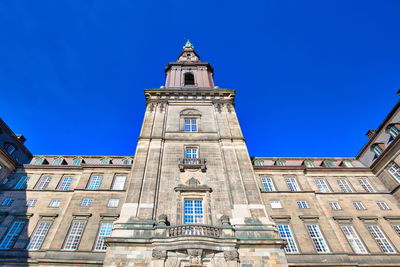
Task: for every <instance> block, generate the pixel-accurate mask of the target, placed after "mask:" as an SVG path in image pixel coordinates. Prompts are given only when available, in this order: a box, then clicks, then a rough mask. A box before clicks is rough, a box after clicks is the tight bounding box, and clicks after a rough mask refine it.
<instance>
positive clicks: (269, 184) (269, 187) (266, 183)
mask: <svg viewBox="0 0 400 267" xmlns="http://www.w3.org/2000/svg"><path fill="white" fill-rule="evenodd" d="M261 183H262V185H263V190H264V191H275V186H274V182H273V181H272V178H270V177H262V178H261Z"/></svg>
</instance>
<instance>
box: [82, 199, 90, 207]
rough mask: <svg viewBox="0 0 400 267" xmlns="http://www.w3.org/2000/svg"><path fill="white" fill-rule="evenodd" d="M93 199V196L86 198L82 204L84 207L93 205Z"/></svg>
mask: <svg viewBox="0 0 400 267" xmlns="http://www.w3.org/2000/svg"><path fill="white" fill-rule="evenodd" d="M92 202H93V199H91V198H84V199H82V202H81V206H82V207H90V206H92Z"/></svg>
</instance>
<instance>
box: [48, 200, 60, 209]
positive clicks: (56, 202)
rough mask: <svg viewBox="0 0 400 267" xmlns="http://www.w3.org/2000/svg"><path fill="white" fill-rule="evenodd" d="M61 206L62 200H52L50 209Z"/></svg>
mask: <svg viewBox="0 0 400 267" xmlns="http://www.w3.org/2000/svg"><path fill="white" fill-rule="evenodd" d="M60 204H61V200H59V199H52V200H50V203H49V207H50V208H58V207H60Z"/></svg>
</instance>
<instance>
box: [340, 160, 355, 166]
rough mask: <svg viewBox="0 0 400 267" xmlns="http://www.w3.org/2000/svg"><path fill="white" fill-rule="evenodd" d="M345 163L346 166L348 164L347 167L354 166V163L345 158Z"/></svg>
mask: <svg viewBox="0 0 400 267" xmlns="http://www.w3.org/2000/svg"><path fill="white" fill-rule="evenodd" d="M343 164H344V166H346V167H347V168H351V167H354V166H353V163H352V162H351V161H350V160H343Z"/></svg>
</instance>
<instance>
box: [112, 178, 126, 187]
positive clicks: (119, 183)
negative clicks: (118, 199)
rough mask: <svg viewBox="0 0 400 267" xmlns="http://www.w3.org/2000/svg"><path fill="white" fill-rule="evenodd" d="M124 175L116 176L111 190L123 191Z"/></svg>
mask: <svg viewBox="0 0 400 267" xmlns="http://www.w3.org/2000/svg"><path fill="white" fill-rule="evenodd" d="M125 180H126V175H116V176H115V179H114V184H113V186H112V190H124V186H125Z"/></svg>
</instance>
